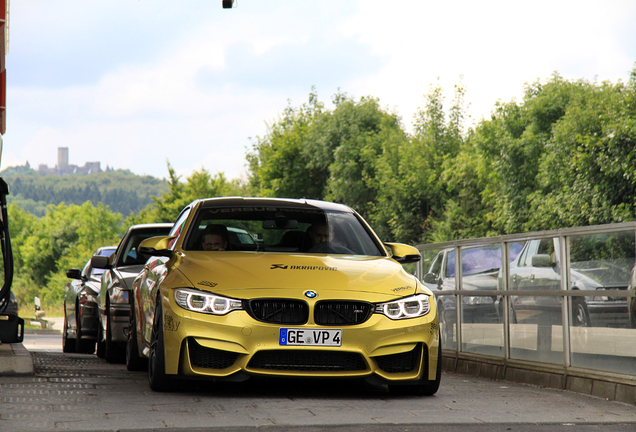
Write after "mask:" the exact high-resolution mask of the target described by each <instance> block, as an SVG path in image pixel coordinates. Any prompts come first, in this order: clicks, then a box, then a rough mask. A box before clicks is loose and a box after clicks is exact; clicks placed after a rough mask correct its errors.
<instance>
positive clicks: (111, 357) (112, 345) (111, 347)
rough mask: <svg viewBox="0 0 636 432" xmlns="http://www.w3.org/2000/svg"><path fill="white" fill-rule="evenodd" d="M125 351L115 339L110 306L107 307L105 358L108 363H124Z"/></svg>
mask: <svg viewBox="0 0 636 432" xmlns="http://www.w3.org/2000/svg"><path fill="white" fill-rule="evenodd" d="M124 355H125V352H124V350H123V348H122V347H121V346H120V345H119V344H118V343H116V342H114V341H113V328H112V323H111V321H110V307H107V308H106V337H105V338H104V358H105V359H106V361H107V362H108V363H123V362H124Z"/></svg>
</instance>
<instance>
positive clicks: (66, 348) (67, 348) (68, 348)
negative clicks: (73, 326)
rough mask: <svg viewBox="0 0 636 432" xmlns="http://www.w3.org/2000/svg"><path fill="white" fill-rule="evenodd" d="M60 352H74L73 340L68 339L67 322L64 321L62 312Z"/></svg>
mask: <svg viewBox="0 0 636 432" xmlns="http://www.w3.org/2000/svg"><path fill="white" fill-rule="evenodd" d="M62 352H65V353H74V352H75V339H71V338H70V337H68V321H67V320H66V312H64V333H62Z"/></svg>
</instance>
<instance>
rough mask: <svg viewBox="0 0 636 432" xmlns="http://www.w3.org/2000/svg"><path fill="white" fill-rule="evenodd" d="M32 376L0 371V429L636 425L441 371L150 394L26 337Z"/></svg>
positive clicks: (631, 412) (436, 431)
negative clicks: (400, 387) (400, 378)
mask: <svg viewBox="0 0 636 432" xmlns="http://www.w3.org/2000/svg"><path fill="white" fill-rule="evenodd" d="M24 345H25V347H27V348H28V349H29V350H30V351H31V352H32V354H33V358H34V364H35V368H36V374H35V376H29V377H0V431H5V430H6V431H54V430H82V431H133V430H134V431H155V430H162V431H182V430H189V431H205V430H211V431H215V432H218V431H259V432H287V431H294V432H296V431H302V432H345V431H351V432H361V431H370V432H376V431H377V432H388V431H404V432H420V431H421V432H424V431H426V432H441V431H445V432H446V431H448V432H459V431H462V432H470V431H474V432H486V431H488V432H490V431H494V432H498V431H515V432H543V431H546V432H547V431H557V432H560V431H568V432H570V431H572V432H574V431H576V432H579V431H582V432H588V431H589V432H592V431H595V432H596V431H612V432H624V431H625V432H626V431H630V432H633V431H636V408H634V406H631V405H626V404H622V403H619V402H611V401H606V400H603V399H599V398H596V397H592V396H587V395H582V394H577V393H572V392H567V391H559V390H554V389H545V388H538V387H533V386H528V385H523V384H514V383H508V382H502V381H492V380H487V379H482V378H475V377H469V376H463V375H458V374H444V375H443V377H442V385H441V388H440V390H439V392H438V393H437V395H435V396H432V397H404V396H400V397H396V396H393V395H390V394H389V393H388V391H387V390H386V388H383V387H372V386H368V385H366V384H363V383H359V382H340V381H327V380H319V381H315V380H314V381H312V380H291V381H289V380H253V381H249V382H247V383H241V384H214V383H204V384H197V383H192V382H190V383H185V384H184V385H183V386H182V388H181V389H180V390H179V391H177V392H174V393H155V392H153V391H151V390H150V389H149V388H148V383H147V378H146V374H145V373H144V372H129V371H127V370H126V367H125V366H124V365H120V364H108V363H106V362H105V361H104V360H101V359H99V358H97V357H96V356H94V355H84V354H63V353H62V352H61V337H59V335H26V336H25V342H24Z"/></svg>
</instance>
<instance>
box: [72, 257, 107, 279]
mask: <svg viewBox="0 0 636 432" xmlns="http://www.w3.org/2000/svg"><path fill="white" fill-rule="evenodd" d="M109 258H110V257H107V256H103V255H93V256H92V257H91V267H93V268H99V269H109V268H110V259H109ZM67 276H68V273H67ZM69 277H70V276H69Z"/></svg>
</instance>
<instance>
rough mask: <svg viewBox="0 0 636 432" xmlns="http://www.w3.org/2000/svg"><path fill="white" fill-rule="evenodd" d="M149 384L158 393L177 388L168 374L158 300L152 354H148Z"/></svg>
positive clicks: (161, 316)
mask: <svg viewBox="0 0 636 432" xmlns="http://www.w3.org/2000/svg"><path fill="white" fill-rule="evenodd" d="M148 384H149V385H150V388H151V389H152V390H154V391H157V392H165V391H171V390H173V389H174V388H175V384H176V381H175V378H174V377H172V376H169V375H167V374H166V362H165V357H164V345H163V311H162V308H161V299H160V298H158V299H157V307H156V309H155V318H154V320H153V323H152V334H151V336H150V353H149V354H148Z"/></svg>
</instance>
